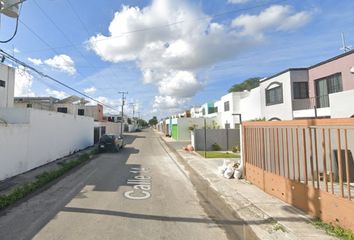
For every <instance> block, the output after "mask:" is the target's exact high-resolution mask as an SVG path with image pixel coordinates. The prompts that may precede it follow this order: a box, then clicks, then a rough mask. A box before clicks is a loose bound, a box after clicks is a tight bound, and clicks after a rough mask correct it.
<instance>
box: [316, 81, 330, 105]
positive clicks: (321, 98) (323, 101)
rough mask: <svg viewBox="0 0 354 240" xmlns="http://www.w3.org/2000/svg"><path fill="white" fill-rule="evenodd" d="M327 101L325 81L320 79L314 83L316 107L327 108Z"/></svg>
mask: <svg viewBox="0 0 354 240" xmlns="http://www.w3.org/2000/svg"><path fill="white" fill-rule="evenodd" d="M328 106H329V99H328V87H327V79H326V78H324V79H320V80H317V81H316V107H317V108H322V107H328Z"/></svg>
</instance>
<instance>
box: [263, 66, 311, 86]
mask: <svg viewBox="0 0 354 240" xmlns="http://www.w3.org/2000/svg"><path fill="white" fill-rule="evenodd" d="M304 70H308V68H288V69H286V70H284V71H281V72H279V73H276V74H274V75H272V76H270V77H267V78H264V79H261V80H259V82H260V83H261V82H265V81H267V80H269V79H272V78H275V77H277V76H279V75H282V74H284V73H286V72H291V71H304Z"/></svg>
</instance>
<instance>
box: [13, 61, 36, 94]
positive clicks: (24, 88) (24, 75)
mask: <svg viewBox="0 0 354 240" xmlns="http://www.w3.org/2000/svg"><path fill="white" fill-rule="evenodd" d="M32 83H33V76H32V75H31V74H30V73H29V72H27V71H26V70H25V69H24V68H23V67H21V66H20V67H18V68H16V70H15V97H34V96H35V93H34V92H33V91H32Z"/></svg>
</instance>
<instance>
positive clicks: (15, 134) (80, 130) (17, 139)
mask: <svg viewBox="0 0 354 240" xmlns="http://www.w3.org/2000/svg"><path fill="white" fill-rule="evenodd" d="M0 117H1V118H4V119H5V120H6V121H7V122H8V124H7V125H6V124H1V125H0V166H1V168H0V180H3V179H6V178H9V177H12V176H14V175H17V174H20V173H23V172H26V171H28V170H31V169H33V168H36V167H38V166H41V165H43V164H46V163H48V162H51V161H53V160H56V159H58V158H61V157H64V156H66V155H69V154H70V153H73V152H74V151H78V150H80V149H84V148H86V147H88V146H91V145H92V144H93V124H94V123H93V118H89V117H83V116H75V115H70V114H64V113H57V112H48V111H43V110H36V109H16V108H12V109H11V108H10V109H0Z"/></svg>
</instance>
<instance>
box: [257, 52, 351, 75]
mask: <svg viewBox="0 0 354 240" xmlns="http://www.w3.org/2000/svg"><path fill="white" fill-rule="evenodd" d="M353 53H354V50H351V51H348V52H345V53H342V54H340V55H337V56H335V57H333V58H330V59H327V60H325V61H322V62H319V63H316V64H315V65H312V66H310V67H305V68H288V69H286V70H284V71H281V72H279V73H276V74H274V75H272V76H270V77H267V78H265V79H261V80H260V81H259V82H265V81H267V80H269V79H272V78H275V77H277V76H279V75H282V74H283V73H286V72H290V71H303V70H309V69H312V68H315V67H318V66H321V65H323V64H326V63H329V62H332V61H335V60H337V59H339V58H342V57H345V56H348V55H350V54H353Z"/></svg>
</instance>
